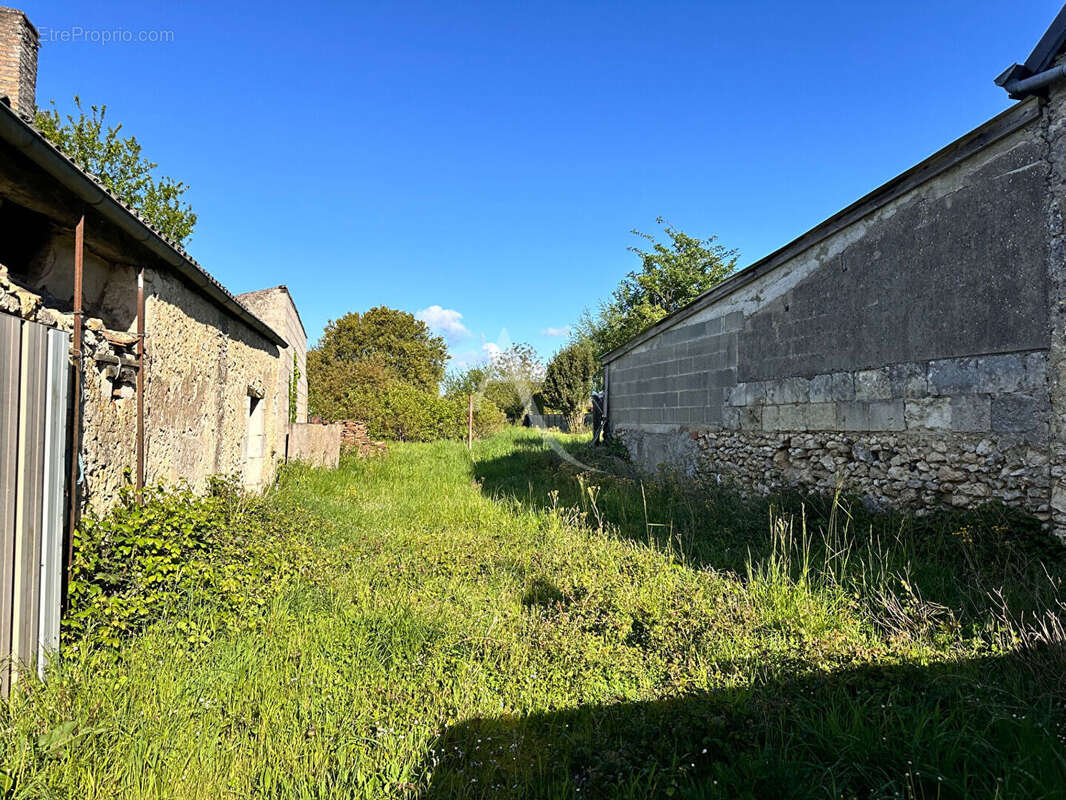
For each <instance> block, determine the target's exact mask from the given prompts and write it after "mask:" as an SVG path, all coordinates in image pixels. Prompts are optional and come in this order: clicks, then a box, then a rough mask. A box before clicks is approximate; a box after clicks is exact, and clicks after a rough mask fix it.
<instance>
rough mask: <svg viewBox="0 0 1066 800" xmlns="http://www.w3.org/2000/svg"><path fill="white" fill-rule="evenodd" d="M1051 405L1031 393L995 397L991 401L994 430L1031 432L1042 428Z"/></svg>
mask: <svg viewBox="0 0 1066 800" xmlns="http://www.w3.org/2000/svg"><path fill="white" fill-rule="evenodd" d="M1049 412H1050V405H1049V403H1048V402H1047V401H1046V400H1039V399H1037V398H1035V397H1032V396H1030V395H1024V394H1008V395H1002V396H1000V397H993V398H992V403H991V413H990V417H991V425H992V430H994V431H1001V432H1029V431H1034V430H1038V429H1040V428H1042V427H1043V426H1044V425H1045V424H1046V423H1047V421H1048V417H1049V416H1050V414H1049Z"/></svg>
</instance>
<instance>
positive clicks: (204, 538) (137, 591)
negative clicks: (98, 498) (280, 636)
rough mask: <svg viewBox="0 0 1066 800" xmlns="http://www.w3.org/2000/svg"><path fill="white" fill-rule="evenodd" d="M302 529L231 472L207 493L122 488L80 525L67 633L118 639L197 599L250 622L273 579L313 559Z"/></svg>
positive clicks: (289, 513) (110, 642) (110, 643)
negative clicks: (110, 506) (103, 510)
mask: <svg viewBox="0 0 1066 800" xmlns="http://www.w3.org/2000/svg"><path fill="white" fill-rule="evenodd" d="M302 529H304V526H303V525H300V524H298V523H297V521H296V518H295V516H294V511H293V510H292V509H285V508H283V507H279V506H277V505H276V504H275V505H274V506H273V507H270V506H268V505H267V504H266V503H264V502H262V501H261V500H259V499H258V498H251V497H249V496H247V495H245V494H243V493H242V492H241V490H240V489H239V488H238V487H237V486H236V484H235V483H233V482H230V481H224V480H215V481H213V482H212V491H211V493H210V494H209V495H208V496H206V497H199V496H197V495H195V494H194V493H193V492H192V491H191V490H190V489H189V488H188V487H178V488H168V487H164V486H154V487H148V488H146V489H145V490H144V495H143V503H138V502H137V500H136V498H135V496H134V492H133V490H132V489H130V488H127V489H124V490H123V494H122V502H121V504H120V505H119V506H118V507H117V508H116V509H114V510H113V511H112V512H111V513H109V514H107V515H105V516H96V515H92V514H89V515H86V517H85V518H84V519H83V520H82V522H81V525H80V526H79V528H78V530H77V532H76V533H75V537H74V563H73V566H72V574H71V582H70V592H69V598H70V611H69V613H68V614H67V616H66V617H65V618H64V624H63V631H64V637H66V639H67V640H68V642H74V641H79V642H81V643H83V645H84V646H87V647H90V648H94V647H108V648H115V647H118V646H119V645H120V644H121V643H122V641H123V640H124V639H126V638H128V637H130V636H132V635H135V634H137V633H139V632H141V631H143V630H144V629H145V628H147V627H148V626H149V625H152V624H153V623H155V622H157V621H160V620H163V619H166V618H170V617H175V616H177V615H180V614H182V613H186V612H187V611H188V609H189V608H191V607H192V606H193V605H195V604H198V603H210V604H213V605H215V606H218V607H219V608H220V609H222V610H225V611H232V612H236V613H233V614H228V613H223V614H219V615H216V616H217V617H218V618H219V619H222V620H228V621H230V622H231V623H232V624H236V625H237V626H242V625H247V624H249V623H251V622H253V620H254V617H255V615H256V613H257V612H258V611H259V610H260V609H261V608H262V607H263V606H264V604H265V603H266V601H267V599H268V598H269V597H270V595H271V593H272V591H273V590H274V589H276V588H277V587H278V586H279V585H280V584H282V583H284V582H285V581H287V580H288V579H289V578H290V577H292V576H293V575H294V574H295V573H297V572H299V571H301V570H304V569H306V565H307V563H308V559H309V553H310V549H309V547H308V545H307V544H306V543H304V542H303V541H302V540H301V539H300V538H299V537H298V536H297V535H296V532H297V531H299V530H302ZM226 624H229V623H226Z"/></svg>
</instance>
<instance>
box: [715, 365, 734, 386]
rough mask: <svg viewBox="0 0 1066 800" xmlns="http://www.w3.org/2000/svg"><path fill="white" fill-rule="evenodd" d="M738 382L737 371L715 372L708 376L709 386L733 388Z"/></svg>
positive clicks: (722, 370) (724, 370)
mask: <svg viewBox="0 0 1066 800" xmlns="http://www.w3.org/2000/svg"><path fill="white" fill-rule="evenodd" d="M736 382H737V371H736V370H735V369H719V370H715V371H714V372H712V373H711V374H710V375H709V376H708V385H709V386H732V385H734V384H735V383H736Z"/></svg>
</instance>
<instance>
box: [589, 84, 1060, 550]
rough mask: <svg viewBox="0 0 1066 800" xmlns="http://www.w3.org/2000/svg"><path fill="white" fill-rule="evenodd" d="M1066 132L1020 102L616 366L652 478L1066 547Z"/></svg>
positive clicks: (613, 379) (620, 412)
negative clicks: (1061, 134)
mask: <svg viewBox="0 0 1066 800" xmlns="http://www.w3.org/2000/svg"><path fill="white" fill-rule="evenodd" d="M1058 119H1059V112H1058V111H1057V106H1056V102H1055V100H1054V98H1053V102H1052V103H1050V104H1048V105H1044V104H1041V103H1039V102H1038V101H1036V100H1029V101H1026V102H1023V103H1019V104H1018V105H1016V106H1014V107H1013V108H1011V109H1009V110H1008V111H1007V112H1005V113H1004V114H1002V115H1000V116H999V117H997V118H995V119H993V120H991V121H990V122H989V123H986V125H984V126H982V127H981V128H979V129H977V130H975V131H973V132H971V133H970V134H967V136H966V137H963V138H962V139H960V140H959V141H958V142H955V143H953V144H952V145H950V146H949V147H948V148H945V150H944V151H941V152H940V153H938V154H936V155H934V156H932V157H931V158H930V159H928V160H927V161H925V162H923V163H922V164H919V165H918V166H916V167H915V168H914V169H912V170H909V171H908V172H907V173H904V175H902V176H900V177H899V178H897V179H895V180H894V181H892V182H890V183H889V184H886V185H885V186H884V187H881V188H880V189H878V190H876V191H875V192H873V193H871V195H869V196H867V197H866V198H863V199H862V200H860V201H859V202H857V203H856V204H853V205H852V206H850V207H849V208H847V209H845V210H844V211H842V212H841V213H840V214H838V215H836V216H835V217H833V218H831V219H830V220H827V221H826V222H825V223H823V224H822V225H820V226H819V227H818V228H815V229H813V230H812V231H810V232H808V233H807V234H805V235H804V236H803V237H800V239H798V240H796V241H795V242H793V243H791V244H790V245H787V246H786V247H785V248H782V250H780V251H778V252H777V253H774V254H772V255H771V256H769V257H767V258H766V259H763V260H762V261H760V262H757V263H756V264H755V265H753V266H752V267H750V268H748V269H747V270H745V271H743V272H741V273H738V274H737V275H736V276H733V277H732V278H731V279H729V280H728V281H727V282H726V283H725V284H723V285H722V286H721V287H719V288H717V289H714V290H712V291H711V292H709V293H708V294H707V295H705V296H704V297H703V298H701V299H699V300H697V301H696V303H694V304H693V305H692V306H690V307H689V308H687V309H684V310H683V311H682V312H680V313H678V314H676V315H674V317H672V318H668V319H667V320H665V321H664V322H662V323H660V324H659V325H657V326H655V327H653V328H652V329H651V330H650V331H648V332H646V333H645V334H643V335H642V336H639V337H637V339H635V340H634V341H633V342H631V343H630V344H629V345H626V346H624V347H622V348H620V349H619V350H617V351H615V352H614V353H611V354H608V355H607V356H606V357H605V359H604V364H605V373H606V382H607V387H608V417H609V426H610V428H611V430H612V432H613V433H614V434H615V435H616V436H618V437H619V438H620V439H621V440H622V441H624V442H625V443H626V445H627V446H628V447H629V449H630V451H631V454H632V455H633V456H634V458H635V460H637V461H638V462H639V463H641V464H642V465H643V466H644V467H645V468H647V469H649V470H655V469H656V468H658V467H660V466H667V467H671V468H677V469H680V470H682V471H685V472H688V473H690V474H699V475H702V476H703V477H709V478H712V479H715V480H723V479H724V480H730V481H734V482H735V483H737V484H738V485H739V486H740V487H741V488H750V489H755V490H767V489H771V488H779V487H783V486H805V487H807V488H814V489H824V490H828V491H832V490H834V489H835V488H836V487H837V485H838V483H839V482H841V481H843V482H844V483H845V484H847V485H848V486H849V488H850V489H852V490H855V491H858V492H860V493H862V494H864V495H865V496H866V497H867V498H868V499H869V501H870V502H872V503H877V504H882V505H886V506H908V507H914V508H918V509H927V508H931V507H935V506H939V505H943V504H948V505H953V506H962V507H969V506H976V505H979V504H981V503H983V502H986V501H988V500H989V499H993V498H998V499H1001V500H1003V501H1005V502H1008V503H1011V504H1014V505H1017V506H1019V507H1022V508H1024V509H1026V510H1027V511H1029V512H1031V513H1033V514H1035V515H1037V516H1038V517H1041V518H1042V519H1045V520H1047V521H1049V523H1052V524H1053V525H1054V527H1055V528H1056V530H1063V531H1066V470H1063V473H1064V474H1063V475H1062V476H1061V478H1059V477H1056V479H1055V481H1054V484H1055V486H1061V487H1062V488H1061V489H1060V490H1059V491H1060V495H1061V497H1062V498H1063V501H1062V502H1061V505H1062V506H1063V508H1062V513H1061V517H1062V519H1061V520H1060V519H1058V517H1057V514H1058V513H1059V512H1056V511H1055V509H1054V508H1053V505H1054V504H1053V501H1052V494H1053V491H1052V488H1053V487H1052V484H1053V479H1052V475H1053V473H1055V474H1056V475H1057V472H1056V469H1055V467H1054V463H1055V462H1056V460H1057V459H1059V458H1061V457H1063V456H1066V433H1056V431H1060V430H1061V429H1062V425H1061V423H1060V420H1061V419H1062V414H1063V412H1066V388H1064V389H1063V392H1062V394H1063V395H1064V396H1063V397H1062V398H1061V399H1057V395H1056V391H1055V390H1054V389H1053V387H1055V386H1057V385H1059V384H1058V383H1057V381H1058V380H1059V378H1058V375H1059V373H1060V372H1063V370H1064V369H1066V333H1064V334H1063V340H1064V341H1063V342H1062V344H1061V345H1056V344H1054V337H1053V334H1052V328H1053V324H1052V319H1053V315H1054V314H1055V311H1054V308H1055V304H1056V302H1058V301H1057V299H1056V298H1064V299H1066V294H1063V293H1062V289H1060V288H1059V284H1056V283H1055V280H1056V274H1055V270H1054V265H1055V264H1057V263H1058V262H1057V259H1061V258H1062V256H1061V254H1059V250H1058V249H1056V248H1059V249H1061V250H1063V251H1066V246H1063V245H1062V244H1060V243H1057V242H1056V240H1055V238H1054V236H1053V232H1054V227H1053V226H1054V224H1055V223H1056V221H1057V220H1059V219H1060V217H1061V215H1058V216H1057V211H1056V209H1057V203H1058V197H1056V196H1053V193H1052V192H1051V191H1049V186H1050V185H1051V184H1050V181H1051V178H1052V176H1053V175H1054V174H1055V170H1056V169H1057V167H1056V165H1054V164H1053V163H1052V161H1053V159H1052V157H1051V155H1049V153H1050V149H1049V141H1050V138H1049V137H1050V134H1049V131H1050V130H1052V129H1057V128H1056V126H1057V125H1058V124H1059V123H1058V122H1057V121H1058ZM1063 127H1064V128H1066V126H1063ZM1063 153H1064V157H1063V159H1062V163H1063V164H1064V165H1066V145H1064V147H1063ZM1063 174H1064V175H1066V170H1064V172H1063ZM1060 226H1061V223H1060ZM1063 241H1064V242H1066V237H1063ZM1064 274H1066V271H1064ZM1061 284H1062V286H1063V287H1066V279H1062V280H1061ZM1056 347H1061V351H1060V352H1061V356H1059V357H1058V361H1056ZM1063 377H1066V375H1064V376H1063ZM1062 386H1064V387H1066V380H1064V381H1062ZM1056 436H1058V438H1059V439H1062V440H1063V444H1062V445H1061V449H1062V452H1063V456H1056V455H1054V453H1053V450H1054V447H1053V443H1054V442H1055V441H1056Z"/></svg>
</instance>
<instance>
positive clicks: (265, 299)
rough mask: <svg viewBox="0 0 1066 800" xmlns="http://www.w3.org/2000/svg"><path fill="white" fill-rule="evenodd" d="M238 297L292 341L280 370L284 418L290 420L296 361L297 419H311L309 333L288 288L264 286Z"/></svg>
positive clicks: (298, 420)
mask: <svg viewBox="0 0 1066 800" xmlns="http://www.w3.org/2000/svg"><path fill="white" fill-rule="evenodd" d="M237 299H238V300H240V301H241V303H243V304H244V306H245V307H246V308H247V309H248V310H249V311H251V312H252V313H253V314H255V315H256V316H257V317H259V319H261V320H263V322H265V323H266V324H267V325H269V326H270V327H271V328H272V329H273V330H275V331H277V333H278V334H280V335H281V338H282V339H284V340H285V341H286V342H287V343H288V347H286V348H285V349H284V350H283V351H282V353H281V368H280V370H279V371H278V392H279V398H280V403H279V406H278V412H279V413H280V414H281V420H282V421H283V422H287V421H288V420H289V387H290V386H291V382H292V371H293V366H294V361H295V367H296V369H297V370H298V373H297V374H298V380H297V383H296V419H295V421H296V422H307V333H306V332H305V331H304V326H303V322H302V321H301V320H300V312H299V311H298V310H297V309H296V303H295V302H294V301H293V299H292V296H291V295H290V294H289V290H288V288H287V287H285V286H276V287H274V288H272V289H260V290H259V291H256V292H247V293H246V294H241V295H238V296H237Z"/></svg>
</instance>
